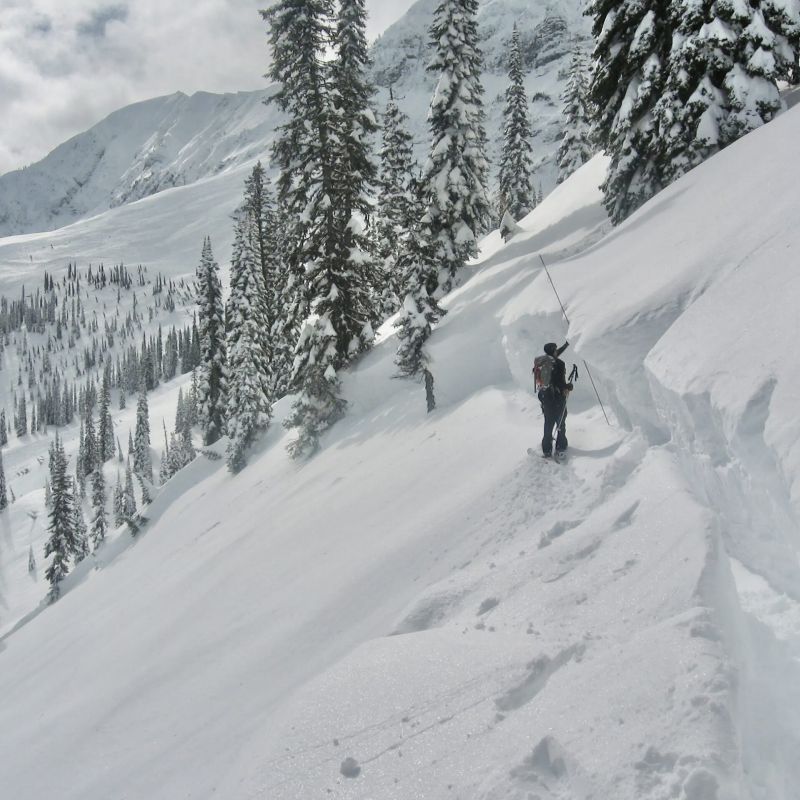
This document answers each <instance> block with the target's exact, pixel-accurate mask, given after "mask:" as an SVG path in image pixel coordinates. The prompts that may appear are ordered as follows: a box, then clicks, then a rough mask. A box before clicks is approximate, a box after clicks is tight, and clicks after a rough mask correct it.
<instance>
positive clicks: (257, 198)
mask: <svg viewBox="0 0 800 800" xmlns="http://www.w3.org/2000/svg"><path fill="white" fill-rule="evenodd" d="M241 213H242V214H245V215H250V218H251V219H252V221H253V223H252V224H253V228H254V229H253V231H252V234H251V235H252V239H253V246H254V249H255V255H256V258H257V260H258V263H259V266H260V267H261V272H262V274H263V278H264V289H265V292H266V296H267V298H268V301H267V309H268V311H269V313H270V315H272V313H273V308H272V302H271V298H272V297H273V296H274V292H275V282H276V277H277V273H279V272H280V269H281V267H280V246H279V243H278V229H277V224H276V219H275V201H274V199H273V197H272V190H271V188H270V181H269V177H268V176H267V174H266V172H265V171H264V167H263V166H262V165H261V162H260V161H259V162H258V163H257V164H256V165H255V166H254V167H253V171H252V172H251V173H250V175H249V176H248V177H247V180H246V181H245V184H244V202H243V203H242V208H241ZM272 322H273V320H272V318H271V316H270V318H269V323H270V327H271V325H272Z"/></svg>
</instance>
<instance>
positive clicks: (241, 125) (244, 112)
mask: <svg viewBox="0 0 800 800" xmlns="http://www.w3.org/2000/svg"><path fill="white" fill-rule="evenodd" d="M267 95H268V92H267V91H266V90H265V91H259V92H239V93H237V94H211V93H208V92H196V93H195V94H193V95H192V96H191V97H189V96H187V95H185V94H183V93H182V92H176V93H175V94H173V95H168V96H165V97H157V98H154V99H152V100H146V101H143V102H140V103H134V104H133V105H130V106H126V107H125V108H122V109H120V110H119V111H115V112H114V113H112V114H110V115H109V116H108V117H106V118H105V119H104V120H103V121H102V122H99V123H98V124H97V125H95V126H94V127H92V128H90V129H89V130H88V131H86V132H85V133H82V134H79V135H77V136H74V137H73V138H72V139H70V140H69V141H67V142H65V143H64V144H62V145H60V146H59V147H57V148H56V149H55V150H54V151H53V152H52V153H50V154H49V155H48V156H47V157H46V158H44V159H43V160H42V161H39V162H38V163H36V164H33V165H31V166H29V167H26V168H25V169H22V170H17V171H15V172H10V173H8V174H6V175H3V176H2V177H0V233H4V234H10V233H23V232H29V231H35V230H53V229H55V228H59V227H62V226H64V225H67V224H69V223H71V222H74V221H75V220H77V219H82V218H85V217H89V216H92V215H94V214H99V213H101V212H103V211H107V210H108V209H109V208H114V207H116V206H119V205H123V204H125V203H130V202H133V201H135V200H139V199H141V198H143V197H147V196H149V195H152V194H155V193H157V192H159V191H163V190H164V189H168V188H171V187H174V186H185V185H186V184H189V183H193V182H194V181H197V180H199V179H201V178H206V177H209V176H213V175H217V174H220V173H221V172H225V171H226V170H229V169H231V168H233V167H236V166H238V165H241V164H243V163H250V162H252V161H253V160H255V159H257V158H260V157H263V155H264V152H265V148H266V147H267V146H268V142H269V140H270V137H271V134H272V131H273V129H274V126H275V124H276V119H277V114H276V112H275V111H274V110H272V111H270V110H269V109H268V108H267V107H266V106H265V105H264V104H263V100H264V98H265V97H266V96H267ZM265 143H266V144H265Z"/></svg>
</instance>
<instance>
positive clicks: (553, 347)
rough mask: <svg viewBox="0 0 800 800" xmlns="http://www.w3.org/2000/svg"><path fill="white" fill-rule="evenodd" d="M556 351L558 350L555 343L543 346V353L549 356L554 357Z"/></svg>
mask: <svg viewBox="0 0 800 800" xmlns="http://www.w3.org/2000/svg"><path fill="white" fill-rule="evenodd" d="M557 349H558V345H557V344H556V343H555V342H548V343H547V344H546V345H545V346H544V351H545V353H547V355H549V356H555V354H556V350H557Z"/></svg>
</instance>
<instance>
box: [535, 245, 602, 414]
mask: <svg viewBox="0 0 800 800" xmlns="http://www.w3.org/2000/svg"><path fill="white" fill-rule="evenodd" d="M539 260H540V261H541V262H542V266H543V267H544V271H545V274H546V275H547V280H549V281H550V286H552V287H553V294H554V295H555V296H556V300H558V304H559V305H560V306H561V313H562V314H563V315H564V319H565V320H566V322H567V325H568V326H569V325H570V324H571V323H570V321H569V317H568V316H567V310H566V309H565V308H564V304H563V303H562V302H561V298H560V297H559V296H558V290H557V289H556V285H555V283H553V278H552V277H551V276H550V270H549V269H547V264H545V263H544V257H543V256H542V254H541V253H539ZM581 361H583V366H584V367H586V374H587V375H588V376H589V380H590V381H591V384H592V389H594V396H595V397H596V398H597V402H598V403H600V409H601V410H602V412H603V416H604V417H605V419H606V422H607V423H608V425H609V426H610V425H611V422H610V420H609V419H608V414H606V407H605V406H604V405H603V401H602V400H601V399H600V392H598V391H597V386H596V385H595V382H594V378H593V377H592V371H591V370H590V369H589V365H588V364H587V363H586V359H585V358H582V359H581ZM565 408H566V406H565Z"/></svg>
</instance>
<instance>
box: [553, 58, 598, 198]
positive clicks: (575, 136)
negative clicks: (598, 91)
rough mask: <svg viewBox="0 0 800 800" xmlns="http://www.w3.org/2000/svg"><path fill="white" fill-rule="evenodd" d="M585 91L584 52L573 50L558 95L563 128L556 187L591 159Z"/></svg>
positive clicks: (589, 117)
mask: <svg viewBox="0 0 800 800" xmlns="http://www.w3.org/2000/svg"><path fill="white" fill-rule="evenodd" d="M588 91H589V86H588V75H587V70H586V60H585V58H584V54H583V52H582V51H581V50H579V49H578V48H576V49H575V52H574V53H573V55H572V63H571V64H570V67H569V79H568V80H567V85H566V87H565V88H564V93H563V94H562V95H561V100H562V102H563V103H564V111H563V121H564V126H563V132H562V135H561V143H560V144H559V146H558V156H557V160H558V183H561V182H562V181H565V180H566V179H567V178H568V177H569V176H570V175H572V173H573V172H575V170H577V169H578V167H580V166H582V165H583V164H585V163H586V162H587V161H588V160H589V159H590V158H591V157H592V151H593V148H592V121H591V120H592V114H591V111H590V108H589V99H588Z"/></svg>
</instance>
